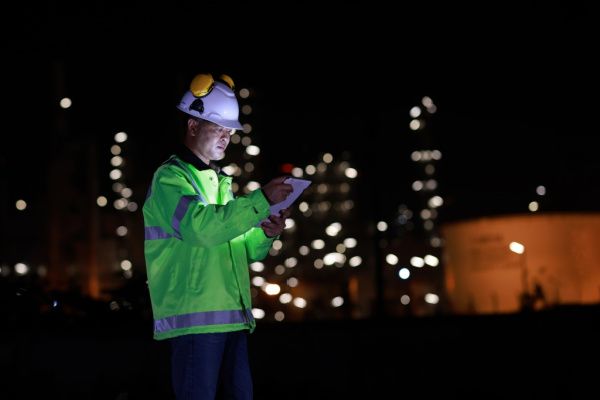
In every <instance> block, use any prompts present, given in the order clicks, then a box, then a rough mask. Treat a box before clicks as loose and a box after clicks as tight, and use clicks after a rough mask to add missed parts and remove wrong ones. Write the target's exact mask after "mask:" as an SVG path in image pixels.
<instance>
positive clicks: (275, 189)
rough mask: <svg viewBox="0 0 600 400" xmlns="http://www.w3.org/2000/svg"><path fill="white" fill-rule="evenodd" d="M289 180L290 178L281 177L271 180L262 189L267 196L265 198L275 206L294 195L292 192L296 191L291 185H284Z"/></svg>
mask: <svg viewBox="0 0 600 400" xmlns="http://www.w3.org/2000/svg"><path fill="white" fill-rule="evenodd" d="M288 178H289V176H280V177H278V178H275V179H273V180H271V181H270V182H269V183H267V184H266V185H264V186H263V187H262V188H261V189H262V191H263V193H264V194H265V197H266V198H267V200H268V201H269V204H271V205H273V204H277V203H281V202H282V201H283V200H285V198H286V197H288V196H289V195H290V193H292V190H293V189H294V188H293V187H292V185H290V184H289V183H283V181H285V180H286V179H288Z"/></svg>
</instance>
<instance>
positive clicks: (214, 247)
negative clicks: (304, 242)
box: [143, 152, 274, 340]
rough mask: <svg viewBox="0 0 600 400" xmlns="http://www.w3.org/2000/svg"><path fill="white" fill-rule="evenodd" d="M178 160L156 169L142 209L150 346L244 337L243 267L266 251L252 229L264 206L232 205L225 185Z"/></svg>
mask: <svg viewBox="0 0 600 400" xmlns="http://www.w3.org/2000/svg"><path fill="white" fill-rule="evenodd" d="M183 154H184V157H181V156H171V158H169V160H168V161H166V162H165V163H164V164H163V165H161V166H160V167H159V168H158V169H157V171H156V172H155V174H154V177H153V180H152V186H151V187H150V190H149V192H148V196H147V198H146V201H145V203H144V208H143V214H144V228H145V242H144V254H145V257H146V270H147V274H148V286H149V289H150V299H151V302H152V311H153V316H154V338H155V339H157V340H161V339H167V338H171V337H175V336H180V335H185V334H189V333H208V332H230V331H237V330H243V329H249V330H250V331H251V332H252V331H253V330H254V328H255V326H256V323H255V321H254V318H253V317H252V312H251V309H252V304H251V296H250V276H249V271H248V264H249V263H251V262H254V261H258V260H262V259H263V258H265V257H266V255H267V253H268V251H269V249H270V247H271V245H272V243H273V240H274V238H268V237H267V236H266V235H265V234H264V232H263V230H262V229H260V228H256V226H257V224H258V223H259V221H262V220H263V219H265V218H267V217H268V215H269V203H268V201H267V199H266V198H265V196H264V194H263V193H262V191H261V190H255V191H253V192H250V193H249V194H246V195H243V196H239V197H237V198H235V199H234V196H233V192H232V191H231V180H232V179H231V177H229V176H225V175H222V174H217V173H216V172H215V170H213V169H212V168H209V167H208V166H206V167H205V168H203V169H199V168H197V166H198V165H205V164H204V163H202V161H200V160H199V159H198V158H197V157H195V156H192V157H194V158H195V162H193V164H192V163H190V162H186V161H183V159H182V158H185V159H186V160H187V161H191V160H190V156H189V155H188V154H185V153H183ZM189 154H193V153H191V152H189ZM200 168H202V166H200Z"/></svg>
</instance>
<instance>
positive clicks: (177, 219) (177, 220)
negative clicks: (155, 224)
mask: <svg viewBox="0 0 600 400" xmlns="http://www.w3.org/2000/svg"><path fill="white" fill-rule="evenodd" d="M194 200H196V201H199V202H201V203H203V204H204V205H206V203H204V202H203V201H202V200H203V199H202V198H201V197H200V196H196V195H188V196H181V199H179V204H177V207H176V208H175V213H174V214H173V220H172V221H171V227H173V231H174V236H175V237H176V238H177V239H181V232H179V226H180V225H181V220H182V219H183V217H184V216H185V213H186V212H187V209H188V207H189V206H190V203H191V202H192V201H194Z"/></svg>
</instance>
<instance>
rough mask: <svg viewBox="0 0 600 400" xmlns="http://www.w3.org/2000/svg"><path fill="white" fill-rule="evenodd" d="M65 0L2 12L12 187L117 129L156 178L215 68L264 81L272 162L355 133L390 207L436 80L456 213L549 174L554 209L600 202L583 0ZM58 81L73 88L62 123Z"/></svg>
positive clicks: (514, 193) (390, 209) (384, 205)
mask: <svg viewBox="0 0 600 400" xmlns="http://www.w3.org/2000/svg"><path fill="white" fill-rule="evenodd" d="M54 3H57V2H48V3H44V4H43V5H39V4H35V3H27V4H24V5H19V6H18V8H16V9H13V10H11V11H10V12H3V13H2V17H0V18H1V24H0V25H2V28H1V29H2V30H3V33H2V37H3V40H4V41H5V43H4V45H3V53H4V54H3V57H2V58H3V62H2V64H3V71H4V72H3V74H2V76H1V85H2V88H3V94H4V97H5V99H4V101H3V104H4V112H3V137H4V138H5V141H6V139H7V138H8V137H11V141H12V140H13V139H14V143H15V145H14V146H8V145H7V144H6V142H5V145H3V146H2V150H1V152H0V156H1V159H0V162H1V166H2V169H3V171H4V172H3V174H2V179H3V181H4V182H5V184H7V185H10V187H11V190H10V193H11V194H8V195H5V196H4V200H6V201H7V202H8V203H9V204H14V203H12V201H13V198H12V197H11V196H12V193H15V196H16V195H17V193H18V192H19V191H21V192H24V193H25V195H27V194H29V195H30V196H32V197H35V193H36V190H35V189H32V188H35V187H36V186H40V187H41V186H44V182H45V181H46V177H45V176H44V174H41V173H40V171H43V170H44V169H45V168H46V167H47V164H48V163H49V162H51V160H52V159H56V158H57V157H58V158H60V157H62V156H63V154H66V155H68V154H69V153H68V152H65V151H64V148H65V146H67V147H68V146H70V147H72V148H75V149H78V148H81V149H85V148H86V147H85V146H86V145H87V144H88V143H89V141H90V140H94V141H95V142H96V143H97V145H98V146H100V148H103V146H104V148H106V147H107V146H108V143H109V142H110V141H111V140H112V136H113V135H114V133H116V132H118V131H121V130H124V131H126V132H128V133H129V135H130V141H131V142H130V144H129V146H130V148H129V149H128V151H129V153H128V154H129V155H130V157H131V158H132V159H131V166H132V174H133V179H135V181H136V182H137V185H138V186H140V187H142V186H144V185H146V182H148V180H149V177H150V175H151V173H152V172H153V170H154V169H155V168H156V166H157V165H158V163H160V162H161V161H162V160H164V159H165V158H166V157H167V156H168V151H169V148H170V146H172V144H173V143H174V141H175V138H176V132H174V128H175V127H176V124H175V121H176V118H177V113H178V111H177V110H176V109H175V107H174V105H175V104H176V103H177V101H178V100H179V97H180V96H181V94H182V93H183V90H185V89H186V87H187V85H188V83H189V81H190V79H191V78H192V77H193V76H194V75H195V74H196V73H198V72H204V71H216V72H225V73H228V74H229V75H231V76H232V77H234V80H235V81H236V84H237V87H238V88H242V87H249V88H251V89H252V90H253V93H254V97H253V101H254V103H253V104H254V113H253V114H252V116H251V118H252V119H251V120H250V122H252V123H253V124H254V126H255V131H254V132H256V136H255V137H256V140H257V142H256V143H257V144H259V145H260V146H261V148H262V153H261V154H262V163H263V171H264V175H265V179H267V177H269V176H271V175H275V174H278V173H279V171H278V167H279V165H280V164H281V163H283V162H291V163H293V164H297V165H301V166H303V165H306V164H308V163H311V162H315V161H316V157H317V156H318V154H319V153H322V152H325V151H329V152H331V153H333V154H334V155H336V154H341V153H342V152H343V151H349V152H350V154H351V155H352V158H353V160H355V162H356V166H357V168H358V169H359V173H360V177H359V179H358V180H357V184H359V185H361V187H360V188H361V191H362V193H366V192H369V193H371V192H372V191H373V190H375V195H374V196H373V197H369V196H370V195H365V198H371V200H373V199H375V201H376V204H377V207H378V209H379V210H380V213H379V214H378V216H382V217H390V216H393V215H394V213H395V211H396V209H397V206H398V204H400V203H403V202H410V200H411V196H413V193H412V191H411V189H410V184H411V182H412V181H413V180H414V177H415V173H416V172H415V171H416V170H415V166H414V165H413V164H414V163H412V162H411V161H410V153H411V152H412V151H413V150H415V149H417V148H418V147H419V146H420V144H419V142H418V139H417V138H416V137H415V135H416V134H415V133H413V132H411V131H410V130H409V128H408V123H409V121H410V117H409V114H408V111H409V110H410V108H411V107H412V106H414V105H417V104H418V103H419V101H420V99H421V98H422V96H424V95H427V96H430V97H431V98H432V99H433V101H434V103H435V104H436V106H437V108H438V112H437V113H436V114H435V115H434V116H433V117H432V119H431V125H430V126H429V132H430V134H431V140H432V144H431V146H430V147H431V148H437V149H439V150H441V151H442V153H443V159H442V161H441V162H440V163H439V164H438V169H437V172H436V177H437V179H438V180H439V183H440V186H439V193H440V194H441V195H442V196H444V198H445V200H446V203H445V208H444V211H443V212H441V214H440V218H441V219H442V220H443V219H446V220H453V219H461V218H470V217H477V216H481V215H491V214H502V213H514V212H519V213H520V212H527V204H528V203H529V201H531V200H534V199H535V188H536V186H537V185H545V186H546V188H547V190H548V195H547V197H546V198H545V199H543V200H542V202H541V209H542V210H545V211H578V210H598V209H599V208H600V206H598V204H600V189H599V188H598V187H599V185H598V184H597V182H598V178H599V177H600V161H599V159H600V158H599V157H598V156H597V154H596V150H595V147H594V146H593V145H592V143H593V142H594V139H595V138H594V136H595V134H596V133H597V132H598V128H597V125H596V118H595V115H596V113H597V98H596V97H597V92H596V84H597V82H596V80H597V71H598V70H599V69H598V63H597V61H594V60H593V59H594V58H596V57H597V55H596V54H594V53H595V52H596V51H595V50H596V49H597V43H595V42H594V37H596V34H597V32H596V30H597V25H596V19H595V17H594V13H593V12H592V9H591V7H590V6H589V5H588V3H586V2H581V1H569V2H559V1H550V2H533V1H531V2H527V1H524V2H515V3H514V4H510V3H506V2H497V3H495V4H492V5H490V4H487V5H485V6H483V5H477V6H475V5H469V6H467V5H462V6H456V5H455V4H452V5H427V6H426V5H421V6H417V5H410V6H407V5H395V6H394V7H393V9H392V8H390V7H391V5H390V6H388V5H384V4H386V3H389V2H377V1H376V2H372V1H370V2H361V3H358V4H354V5H348V4H343V3H341V2H336V3H335V5H333V6H332V7H333V8H332V9H330V10H324V9H323V7H322V5H320V3H319V2H292V3H286V4H285V6H284V5H283V4H274V5H272V6H271V7H272V8H270V9H268V10H267V9H265V6H260V7H255V6H251V5H248V4H243V5H240V4H236V3H232V2H229V3H226V5H222V4H221V5H218V2H205V3H201V2H191V1H189V2H188V1H186V2H169V5H168V6H161V7H158V6H148V5H146V4H145V3H144V2H138V3H137V4H135V5H125V4H121V3H120V2H114V1H95V2H91V3H89V4H88V2H86V3H85V4H78V3H74V4H71V5H69V6H67V5H62V4H54ZM389 4H391V3H389ZM57 71H60V72H57ZM58 79H62V80H63V82H64V86H63V87H64V89H65V91H64V93H61V94H59V90H58V89H57V88H58V87H60V85H57V82H58ZM61 96H68V97H70V98H72V99H73V102H74V105H73V107H72V108H70V109H69V110H67V111H66V112H67V113H68V115H69V116H68V120H69V129H68V133H65V134H60V133H57V128H56V119H55V118H56V117H55V115H56V113H59V112H64V111H62V110H60V109H59V108H58V100H59V99H60V97H61ZM243 122H244V121H243ZM13 189H14V190H13ZM5 204H6V203H5Z"/></svg>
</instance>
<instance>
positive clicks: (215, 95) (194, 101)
mask: <svg viewBox="0 0 600 400" xmlns="http://www.w3.org/2000/svg"><path fill="white" fill-rule="evenodd" d="M221 79H222V80H223V81H215V80H214V79H213V77H212V75H211V74H198V75H196V77H195V78H194V79H193V80H192V83H191V85H190V90H188V91H187V92H186V93H185V94H184V95H183V97H182V99H181V101H180V102H179V104H178V105H177V108H178V109H180V110H181V111H183V112H184V113H186V114H189V115H192V116H194V117H197V118H202V119H205V120H207V121H210V122H214V123H215V124H217V125H220V126H222V127H225V128H229V129H242V124H240V122H239V121H238V117H239V105H238V102H237V99H236V97H235V92H234V91H233V81H232V80H231V78H230V77H228V76H227V75H222V76H221Z"/></svg>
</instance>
